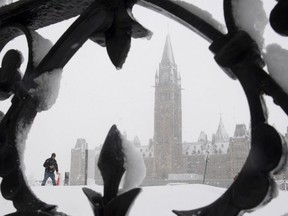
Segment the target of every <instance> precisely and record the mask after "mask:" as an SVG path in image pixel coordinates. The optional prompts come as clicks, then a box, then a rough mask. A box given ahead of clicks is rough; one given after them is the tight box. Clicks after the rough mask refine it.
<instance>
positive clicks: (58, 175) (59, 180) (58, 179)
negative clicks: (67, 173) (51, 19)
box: [56, 173, 60, 186]
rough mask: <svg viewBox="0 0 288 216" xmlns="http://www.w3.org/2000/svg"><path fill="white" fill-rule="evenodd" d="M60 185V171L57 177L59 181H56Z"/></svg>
mask: <svg viewBox="0 0 288 216" xmlns="http://www.w3.org/2000/svg"><path fill="white" fill-rule="evenodd" d="M59 185H60V173H58V178H57V181H56V186H59Z"/></svg>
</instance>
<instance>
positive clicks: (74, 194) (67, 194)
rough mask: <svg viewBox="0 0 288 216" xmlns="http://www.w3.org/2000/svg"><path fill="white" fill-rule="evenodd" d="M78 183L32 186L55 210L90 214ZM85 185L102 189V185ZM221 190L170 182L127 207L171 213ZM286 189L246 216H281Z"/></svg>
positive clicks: (7, 207) (1, 203) (0, 207)
mask: <svg viewBox="0 0 288 216" xmlns="http://www.w3.org/2000/svg"><path fill="white" fill-rule="evenodd" d="M81 188H82V187H81V186H59V187H52V186H46V187H41V186H35V187H32V189H33V191H34V192H35V194H36V195H37V196H38V197H39V198H40V199H42V200H44V201H45V202H47V203H51V204H57V205H58V206H59V208H58V210H59V211H62V212H65V213H67V214H69V215H71V216H83V215H85V216H93V212H92V209H91V207H90V205H89V203H88V200H87V198H86V197H85V195H84V193H83V192H82V189H81ZM89 188H91V189H93V190H97V191H98V192H102V187H100V186H94V185H91V186H89ZM224 191H225V190H224V189H222V188H216V187H211V186H205V185H196V184H195V185H174V186H161V187H160V186H157V187H156V186H155V187H144V188H143V191H142V192H141V193H140V195H139V196H138V198H137V199H136V201H135V203H134V205H133V206H132V208H131V211H130V214H129V215H130V216H148V215H153V216H154V215H155V216H156V215H157V216H175V215H174V214H173V213H172V211H171V210H173V209H176V210H188V209H194V208H198V207H201V206H203V205H206V204H208V203H211V202H212V201H213V200H215V199H217V197H219V196H220V195H221V194H222V193H223V192H224ZM287 201H288V192H286V191H279V195H278V197H277V198H276V199H275V200H273V201H272V202H271V203H269V204H268V205H267V206H265V207H263V208H261V209H259V210H258V211H256V212H253V213H250V214H248V213H246V214H245V215H246V216H250V215H251V216H271V215H273V216H284V215H285V214H286V213H288V205H287V203H288V202H287ZM13 211H14V210H13V206H12V203H11V202H8V201H6V200H4V199H3V198H2V197H0V215H5V214H8V213H11V212H13Z"/></svg>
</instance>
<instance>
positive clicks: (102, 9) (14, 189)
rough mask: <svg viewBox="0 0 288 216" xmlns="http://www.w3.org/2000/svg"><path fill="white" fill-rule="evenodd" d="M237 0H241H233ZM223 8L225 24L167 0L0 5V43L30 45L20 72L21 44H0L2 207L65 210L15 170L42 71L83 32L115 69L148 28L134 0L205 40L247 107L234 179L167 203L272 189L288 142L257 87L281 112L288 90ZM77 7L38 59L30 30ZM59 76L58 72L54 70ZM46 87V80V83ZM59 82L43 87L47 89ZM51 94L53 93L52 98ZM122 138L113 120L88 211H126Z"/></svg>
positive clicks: (241, 198) (281, 5) (232, 199)
mask: <svg viewBox="0 0 288 216" xmlns="http://www.w3.org/2000/svg"><path fill="white" fill-rule="evenodd" d="M238 1H240V0H238ZM223 2H224V3H223V6H224V16H225V22H226V27H227V30H228V32H227V33H223V32H222V31H221V30H220V29H218V28H217V26H214V25H212V21H211V19H210V20H209V19H204V18H203V17H201V14H200V15H199V13H198V12H199V11H200V10H199V9H197V8H196V7H194V6H193V5H192V4H188V3H185V2H178V1H172V0H139V1H135V0H95V1H93V0H84V1H80V0H79V1H77V0H69V1H68V0H60V1H59V0H57V1H56V0H50V1H44V0H26V1H24V0H22V1H17V2H15V3H11V4H8V5H6V6H5V7H1V8H0V17H1V21H0V27H1V28H0V49H1V50H2V49H3V47H4V46H5V44H7V43H8V42H9V41H10V40H12V39H13V38H15V37H17V36H19V35H22V34H24V36H25V37H26V39H27V42H28V46H29V60H28V64H27V68H26V72H25V74H24V77H23V78H21V77H19V74H18V70H17V69H18V68H19V66H20V65H21V53H19V52H18V51H16V50H9V51H8V52H7V53H5V55H4V58H3V61H2V68H1V74H0V95H1V99H2V100H5V99H7V98H8V97H10V96H11V95H14V96H13V98H12V105H11V107H10V109H9V110H8V112H7V113H6V114H5V116H4V118H3V120H2V121H1V124H0V176H1V177H2V183H1V193H2V196H3V197H4V198H5V199H7V200H11V201H12V202H13V204H14V206H15V208H16V210H17V211H16V212H15V213H11V214H9V215H43V216H44V215H65V214H64V213H59V212H57V211H56V206H55V205H50V204H46V203H45V202H43V201H41V200H39V199H38V198H37V197H36V196H35V195H34V194H33V193H32V191H31V189H30V188H29V186H28V185H27V184H26V182H25V178H24V176H23V175H24V174H23V171H22V170H21V163H23V161H22V154H23V152H22V151H21V149H22V147H23V146H24V145H25V139H26V137H27V134H28V132H29V129H30V127H31V124H32V123H33V120H34V118H35V117H36V115H37V113H38V112H40V111H42V110H47V109H49V107H50V104H47V102H46V101H47V100H48V99H49V98H47V97H48V96H47V95H45V91H44V92H43V91H42V90H41V83H40V82H37V80H39V79H44V80H45V81H46V82H52V81H53V79H51V77H49V75H51V74H54V75H55V74H57V73H59V70H60V71H61V69H62V68H63V67H64V66H65V65H66V64H67V62H68V61H69V60H70V59H71V58H72V56H73V55H74V54H75V53H76V52H77V51H78V50H79V49H80V48H81V46H82V45H83V44H84V43H85V42H86V40H88V39H91V40H93V41H94V42H95V43H98V44H99V45H101V46H104V47H106V50H107V53H108V56H109V57H110V59H111V62H112V64H114V66H115V67H116V68H121V67H122V65H123V63H124V62H125V59H126V57H127V54H128V52H129V48H130V43H131V38H135V39H137V38H142V37H147V36H149V34H150V31H149V30H147V29H145V28H144V27H143V26H142V25H141V24H139V23H138V22H137V21H136V20H135V19H134V18H133V16H132V12H131V9H132V7H133V5H134V4H140V5H142V6H144V7H147V8H150V9H152V10H155V11H157V12H158V13H162V14H164V15H166V16H168V17H169V18H171V19H175V20H177V21H178V22H180V23H182V24H184V25H185V26H187V27H188V28H189V29H191V30H192V31H195V32H196V33H197V34H199V35H200V36H202V37H203V38H204V39H206V40H207V41H208V42H210V43H211V45H210V47H209V49H210V51H212V52H213V53H214V59H215V61H216V62H217V63H218V65H219V66H220V67H221V68H223V69H224V71H225V72H226V73H227V74H228V75H229V76H230V77H231V78H233V79H237V80H238V81H239V82H240V84H241V85H242V87H243V89H244V91H245V94H246V97H247V100H248V104H249V108H250V116H251V136H252V141H251V150H250V152H249V155H248V157H247V160H246V162H245V164H244V166H243V168H242V170H241V172H240V173H239V175H238V177H237V179H236V180H235V181H234V182H233V184H232V185H231V186H230V187H229V188H228V190H227V191H226V192H225V193H224V194H223V195H222V196H221V197H220V198H219V199H217V200H216V201H215V202H213V203H211V204H210V205H208V206H205V207H202V208H199V209H194V210H190V211H179V210H173V212H174V213H175V214H176V215H179V216H186V215H187V216H188V215H203V216H208V215H213V216H217V215H219V216H220V215H221V216H222V215H227V216H234V215H235V216H236V215H241V214H242V213H244V212H246V211H251V210H253V209H255V208H256V207H258V206H261V205H264V204H267V203H268V202H269V201H270V200H271V199H273V197H274V192H275V190H277V189H276V186H275V185H276V183H275V181H274V179H273V175H274V174H276V173H277V172H279V171H280V170H281V169H282V168H283V166H284V164H285V161H286V159H287V145H286V143H285V142H284V139H283V138H282V137H281V135H279V134H278V133H277V131H276V130H275V129H274V128H273V127H272V126H270V125H269V124H268V123H267V113H266V110H265V103H264V100H263V98H262V97H263V95H268V96H270V97H271V98H273V100H274V101H275V104H277V105H278V106H279V107H280V108H281V109H283V111H284V112H285V113H286V114H287V113H288V96H287V93H286V92H285V91H284V90H283V86H282V87H281V86H280V85H279V84H278V83H277V82H276V81H275V80H274V79H273V78H271V76H270V75H269V74H268V73H267V72H266V71H265V70H264V69H263V67H264V65H265V61H264V60H263V58H262V56H261V52H260V50H259V47H258V45H257V43H256V42H255V41H254V40H253V39H252V37H251V36H250V35H249V34H248V33H247V32H245V31H243V30H241V29H240V28H239V26H238V24H237V22H236V20H235V18H234V15H233V7H232V4H233V3H235V2H237V0H234V1H232V0H224V1H223ZM287 6H288V2H287V1H285V0H279V1H278V3H277V5H276V6H275V8H274V9H273V11H272V12H271V15H270V24H271V25H272V27H273V28H274V30H275V31H276V32H278V33H279V34H281V35H285V36H287V34H288V33H287V27H288V25H287V21H288V19H287V18H288V17H287V14H288V13H287V9H288V8H287ZM77 15H80V16H79V17H78V18H77V19H76V20H75V22H74V23H73V24H72V25H71V26H70V27H69V28H68V30H67V31H66V32H65V33H64V34H63V35H62V36H61V37H60V39H59V40H58V41H57V42H56V44H55V45H53V46H52V47H51V49H49V51H48V53H47V54H46V55H45V56H44V57H43V59H40V60H39V61H36V60H35V59H36V58H35V57H36V56H37V54H38V53H37V52H35V50H37V43H41V36H39V35H38V34H36V33H35V30H36V29H39V28H42V27H45V26H47V25H50V24H53V23H57V22H60V21H62V20H64V19H67V18H70V17H74V16H77ZM56 77H57V76H56ZM46 90H47V89H46ZM50 90H51V91H57V89H49V91H50ZM52 103H53V101H52ZM123 164H124V155H123V152H122V140H121V138H120V135H119V131H118V129H117V128H116V126H113V127H112V128H111V130H110V131H109V133H108V136H107V138H106V141H105V143H104V145H103V148H102V151H101V155H100V158H99V161H98V166H99V168H100V170H101V174H102V177H103V180H104V195H103V196H102V195H101V194H100V193H97V192H95V191H92V190H90V189H88V188H84V189H83V191H84V193H85V194H86V195H87V197H88V199H89V201H90V203H91V206H92V208H93V211H94V214H95V215H106V216H108V215H109V216H111V215H119V216H120V215H126V213H127V210H128V209H129V207H130V205H131V203H132V201H133V200H134V199H135V198H136V197H137V195H138V194H139V192H140V190H141V189H140V188H133V189H131V190H129V191H127V192H126V193H124V194H122V195H117V194H118V190H119V182H120V179H121V177H122V175H123V173H124V172H125V168H124V165H123Z"/></svg>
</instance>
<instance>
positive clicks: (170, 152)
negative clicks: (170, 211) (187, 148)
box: [153, 35, 183, 179]
mask: <svg viewBox="0 0 288 216" xmlns="http://www.w3.org/2000/svg"><path fill="white" fill-rule="evenodd" d="M153 140H154V171H155V175H156V177H159V178H163V179H165V178H167V177H168V174H175V173H181V171H182V167H183V166H182V107H181V77H180V73H179V71H178V69H177V65H176V64H175V60H174V55H173V51H172V46H171V39H170V35H167V37H166V42H165V46H164V51H163V55H162V59H161V62H160V64H159V70H157V71H156V75H155V104H154V139H153Z"/></svg>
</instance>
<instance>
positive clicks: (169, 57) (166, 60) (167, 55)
mask: <svg viewBox="0 0 288 216" xmlns="http://www.w3.org/2000/svg"><path fill="white" fill-rule="evenodd" d="M161 64H162V65H171V64H172V65H175V60H174V55H173V50H172V45H171V38H170V35H169V34H168V35H167V36H166V42H165V47H164V51H163V55H162V60H161Z"/></svg>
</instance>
